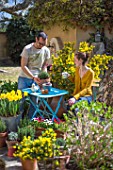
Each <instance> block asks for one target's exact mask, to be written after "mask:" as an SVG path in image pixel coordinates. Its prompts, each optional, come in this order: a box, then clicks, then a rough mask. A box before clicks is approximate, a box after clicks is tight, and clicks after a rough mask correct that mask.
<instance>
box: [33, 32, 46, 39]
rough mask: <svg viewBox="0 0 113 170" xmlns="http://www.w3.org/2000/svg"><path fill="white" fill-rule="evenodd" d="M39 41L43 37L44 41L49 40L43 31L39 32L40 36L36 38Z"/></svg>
mask: <svg viewBox="0 0 113 170" xmlns="http://www.w3.org/2000/svg"><path fill="white" fill-rule="evenodd" d="M36 37H37V38H38V39H39V38H40V37H42V38H43V39H44V40H46V39H47V37H48V36H47V34H46V33H45V32H43V31H41V32H39V33H38V35H37V36H36Z"/></svg>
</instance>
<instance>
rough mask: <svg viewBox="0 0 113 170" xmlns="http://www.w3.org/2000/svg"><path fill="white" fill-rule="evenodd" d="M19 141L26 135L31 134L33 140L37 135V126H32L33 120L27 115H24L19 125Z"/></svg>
mask: <svg viewBox="0 0 113 170" xmlns="http://www.w3.org/2000/svg"><path fill="white" fill-rule="evenodd" d="M17 133H18V141H22V140H23V138H24V136H26V137H27V136H30V137H31V139H32V140H34V136H35V128H34V126H31V120H29V119H28V118H27V117H24V119H21V120H20V123H19V126H18V130H17Z"/></svg>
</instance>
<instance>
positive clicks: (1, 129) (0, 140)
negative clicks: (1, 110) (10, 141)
mask: <svg viewBox="0 0 113 170" xmlns="http://www.w3.org/2000/svg"><path fill="white" fill-rule="evenodd" d="M6 138H7V127H6V124H5V122H4V121H2V120H1V119H0V148H1V147H4V146H5V145H6Z"/></svg>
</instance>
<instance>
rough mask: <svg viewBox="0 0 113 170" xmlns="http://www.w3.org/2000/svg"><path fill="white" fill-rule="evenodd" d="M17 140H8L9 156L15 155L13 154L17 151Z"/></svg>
mask: <svg viewBox="0 0 113 170" xmlns="http://www.w3.org/2000/svg"><path fill="white" fill-rule="evenodd" d="M17 142H18V141H8V140H6V144H7V148H8V152H7V156H9V157H13V154H14V153H15V151H16V149H15V148H13V147H14V145H15V144H16V143H17Z"/></svg>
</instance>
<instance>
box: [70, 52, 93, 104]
mask: <svg viewBox="0 0 113 170" xmlns="http://www.w3.org/2000/svg"><path fill="white" fill-rule="evenodd" d="M88 59H89V55H88V54H87V53H82V52H77V53H76V54H75V57H74V62H75V65H76V72H75V76H74V78H71V77H70V80H72V81H73V83H75V89H74V92H73V95H72V96H71V97H70V99H69V100H68V106H69V107H71V106H72V105H73V104H75V103H76V102H78V101H81V100H87V101H88V103H90V102H91V101H92V83H93V80H94V72H93V70H92V69H91V68H89V67H87V62H88Z"/></svg>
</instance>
